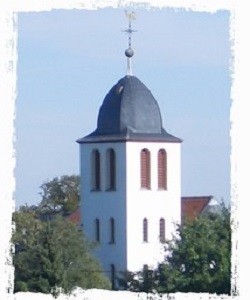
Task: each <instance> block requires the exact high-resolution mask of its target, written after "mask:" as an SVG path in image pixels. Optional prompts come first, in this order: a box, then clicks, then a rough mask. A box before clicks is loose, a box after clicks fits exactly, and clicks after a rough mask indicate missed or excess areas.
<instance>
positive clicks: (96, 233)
mask: <svg viewBox="0 0 250 300" xmlns="http://www.w3.org/2000/svg"><path fill="white" fill-rule="evenodd" d="M129 21H130V22H131V18H129ZM127 32H128V33H129V36H130V35H131V33H132V29H131V23H129V29H128V30H127ZM130 43H131V36H130V39H129V48H128V49H127V50H126V51H125V55H126V56H127V59H128V72H127V75H126V76H125V77H123V78H122V79H120V80H119V81H118V82H117V83H116V84H115V85H114V86H113V87H112V88H111V90H110V91H109V92H108V94H107V95H106V97H105V99H104V101H103V103H102V105H101V107H100V110H99V115H98V121H97V128H96V130H95V131H93V132H92V133H91V134H89V135H87V136H85V137H83V138H81V139H79V140H78V141H77V142H78V143H79V144H80V161H81V162H80V163H81V167H80V172H81V216H82V224H83V229H84V232H85V235H86V237H87V239H89V240H92V241H96V242H97V244H98V247H97V249H96V251H95V255H96V256H97V257H98V258H99V260H100V262H101V264H102V266H103V269H104V272H105V273H106V274H107V275H108V276H109V277H110V279H111V281H112V285H113V287H114V288H116V287H117V282H116V277H117V276H120V275H121V274H122V272H124V271H139V270H141V269H142V268H143V266H144V265H148V266H149V267H156V266H157V263H158V262H161V261H163V259H164V252H163V243H162V242H163V241H164V240H165V239H166V238H168V237H170V236H171V233H172V232H173V230H174V223H180V221H181V166H180V157H181V155H180V145H181V142H182V141H181V139H179V138H177V137H175V136H173V135H171V134H169V133H167V132H166V131H165V129H164V128H163V126H162V118H161V113H160V109H159V107H158V104H157V102H156V100H155V99H154V97H153V95H152V94H151V92H150V90H149V89H148V88H147V87H146V86H145V85H144V84H143V83H142V82H141V81H140V80H139V79H138V78H137V77H135V76H133V75H132V71H131V57H132V56H133V50H132V48H131V44H130Z"/></svg>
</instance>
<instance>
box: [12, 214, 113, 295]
mask: <svg viewBox="0 0 250 300" xmlns="http://www.w3.org/2000/svg"><path fill="white" fill-rule="evenodd" d="M14 221H15V224H16V231H15V233H14V235H13V242H14V244H15V249H16V253H15V255H14V267H15V281H14V289H15V292H18V291H30V292H41V293H52V294H54V295H55V296H56V295H57V289H58V288H61V289H62V290H63V292H64V293H70V292H71V291H72V290H73V289H74V288H75V287H81V288H84V289H89V288H103V289H109V288H110V282H109V280H108V279H107V278H106V277H105V276H104V275H103V273H102V270H101V267H100V265H99V263H98V262H97V261H96V260H95V259H94V258H93V257H92V256H91V254H90V253H91V250H92V247H93V245H90V244H89V243H88V242H87V241H86V239H85V238H84V235H83V233H82V232H81V231H80V230H79V228H78V227H77V226H76V225H75V224H73V223H72V222H70V221H67V220H65V219H63V218H62V217H61V216H57V217H56V218H54V219H52V220H51V221H48V222H44V221H41V219H40V218H39V213H38V211H37V210H35V211H34V210H29V208H26V209H22V210H21V211H18V212H16V213H15V215H14Z"/></svg>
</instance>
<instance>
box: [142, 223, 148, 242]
mask: <svg viewBox="0 0 250 300" xmlns="http://www.w3.org/2000/svg"><path fill="white" fill-rule="evenodd" d="M142 226H143V232H142V233H143V242H148V220H147V219H146V218H144V219H143V225H142Z"/></svg>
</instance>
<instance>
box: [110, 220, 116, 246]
mask: <svg viewBox="0 0 250 300" xmlns="http://www.w3.org/2000/svg"><path fill="white" fill-rule="evenodd" d="M109 223H110V224H109V225H110V244H114V243H115V220H114V218H110V220H109Z"/></svg>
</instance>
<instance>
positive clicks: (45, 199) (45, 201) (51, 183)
mask: <svg viewBox="0 0 250 300" xmlns="http://www.w3.org/2000/svg"><path fill="white" fill-rule="evenodd" d="M40 188H41V192H40V194H41V196H42V201H41V204H40V209H42V210H43V211H44V212H46V213H57V212H62V213H63V214H64V215H68V214H70V213H72V212H73V211H74V210H76V209H77V207H78V205H79V202H80V177H79V176H78V175H63V176H61V177H60V178H58V177H55V178H53V179H52V180H48V181H46V182H44V183H43V184H42V185H41V186H40Z"/></svg>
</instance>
